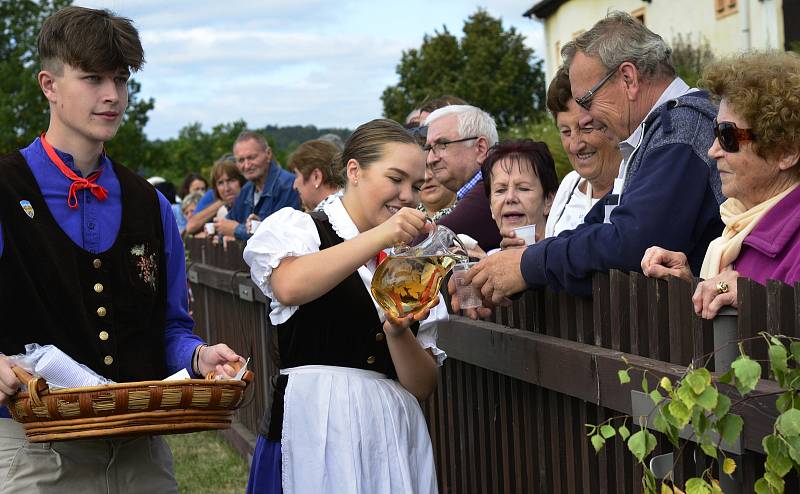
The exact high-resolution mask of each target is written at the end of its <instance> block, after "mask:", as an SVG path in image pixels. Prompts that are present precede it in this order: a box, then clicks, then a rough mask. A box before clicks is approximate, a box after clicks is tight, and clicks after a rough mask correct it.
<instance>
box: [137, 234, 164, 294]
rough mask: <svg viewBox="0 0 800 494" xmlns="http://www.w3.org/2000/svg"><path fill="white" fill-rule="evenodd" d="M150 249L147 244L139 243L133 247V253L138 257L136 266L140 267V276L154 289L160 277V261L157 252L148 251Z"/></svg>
mask: <svg viewBox="0 0 800 494" xmlns="http://www.w3.org/2000/svg"><path fill="white" fill-rule="evenodd" d="M148 250H149V249H147V247H146V246H145V244H138V245H134V246H133V247H131V255H132V256H134V257H135V258H136V267H138V268H139V278H141V279H142V281H144V282H145V284H147V285H148V286H149V287H150V288H151V289H152V290H153V291H155V289H156V281H157V279H158V263H157V258H156V254H155V253H153V252H149V253H148V252H147V251H148Z"/></svg>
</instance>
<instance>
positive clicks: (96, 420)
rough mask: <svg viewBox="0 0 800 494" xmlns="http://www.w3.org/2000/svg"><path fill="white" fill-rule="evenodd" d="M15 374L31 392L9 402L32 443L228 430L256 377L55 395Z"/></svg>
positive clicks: (102, 388) (109, 386)
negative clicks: (235, 411)
mask: <svg viewBox="0 0 800 494" xmlns="http://www.w3.org/2000/svg"><path fill="white" fill-rule="evenodd" d="M14 372H15V373H16V374H17V377H18V378H19V379H20V381H22V382H24V383H27V385H28V391H27V392H19V393H17V394H16V395H14V396H12V397H11V399H10V400H9V404H8V407H9V409H10V410H11V415H12V416H13V417H14V419H16V420H17V421H18V422H21V423H22V425H23V426H24V428H25V435H26V436H27V437H28V441H30V442H32V443H38V442H48V441H65V440H70V439H85V438H95V439H97V438H111V437H117V436H135V435H147V434H181V433H185V432H195V431H204V430H214V429H227V428H229V427H230V425H231V420H232V419H233V412H234V410H235V409H236V408H237V407H238V406H239V405H240V404H241V402H242V398H243V396H244V391H245V389H246V388H247V385H248V384H249V383H250V382H251V381H252V380H253V373H252V372H251V371H247V372H245V374H244V377H243V378H242V380H241V381H231V380H220V381H214V380H211V378H212V376H211V375H209V376H208V379H185V380H181V381H140V382H131V383H118V384H105V385H102V386H91V387H83V388H67V389H58V390H51V389H50V388H49V387H48V386H47V382H45V380H44V379H42V378H41V377H35V378H34V377H31V375H30V374H28V373H27V372H25V371H24V370H23V369H21V368H19V367H14Z"/></svg>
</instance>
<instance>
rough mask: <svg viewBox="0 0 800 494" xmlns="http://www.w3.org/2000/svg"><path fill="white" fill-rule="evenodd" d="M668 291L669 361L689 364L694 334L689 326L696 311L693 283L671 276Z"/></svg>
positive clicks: (668, 281)
mask: <svg viewBox="0 0 800 494" xmlns="http://www.w3.org/2000/svg"><path fill="white" fill-rule="evenodd" d="M667 291H668V293H669V296H668V299H667V303H668V307H667V310H668V314H669V320H668V323H667V324H668V328H669V361H670V362H672V363H673V364H679V365H689V364H690V363H691V362H692V335H691V334H690V333H689V331H688V328H690V327H691V325H692V323H691V320H692V313H693V312H694V310H693V309H692V293H691V285H690V284H689V283H688V282H686V281H685V280H682V279H680V278H675V277H670V278H669V279H668V280H667Z"/></svg>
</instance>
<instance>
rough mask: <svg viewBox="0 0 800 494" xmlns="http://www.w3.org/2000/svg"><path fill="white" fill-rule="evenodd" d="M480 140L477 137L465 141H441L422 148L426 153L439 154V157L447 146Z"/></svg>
mask: <svg viewBox="0 0 800 494" xmlns="http://www.w3.org/2000/svg"><path fill="white" fill-rule="evenodd" d="M478 138H479V137H478V136H475V137H465V138H463V139H455V140H452V141H439V142H434V143H433V144H425V145H424V146H422V149H423V150H424V151H425V152H426V153H429V152H431V151H433V154H437V155H438V154H441V153H442V152H443V151H444V150H445V149H447V145H448V144H455V143H457V142H466V141H474V140H475V139H478Z"/></svg>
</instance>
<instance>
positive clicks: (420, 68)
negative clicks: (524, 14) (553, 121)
mask: <svg viewBox="0 0 800 494" xmlns="http://www.w3.org/2000/svg"><path fill="white" fill-rule="evenodd" d="M463 32H464V36H463V37H462V38H461V39H460V40H459V39H458V38H456V37H455V36H454V35H453V34H451V33H450V32H449V31H448V30H447V27H444V28H443V31H442V32H441V33H439V32H436V33H435V34H434V35H433V36H429V35H426V36H425V37H424V38H423V41H422V46H420V47H419V48H418V49H417V48H413V49H411V50H408V51H404V52H403V55H402V58H401V60H400V63H399V64H398V66H397V74H398V75H399V76H400V81H399V82H398V83H397V85H395V86H390V87H387V88H386V89H385V90H384V92H383V95H382V96H381V99H382V101H383V112H384V115H386V116H387V117H388V118H392V119H395V120H398V121H402V120H403V119H404V118H405V117H406V115H407V114H408V113H409V112H410V111H411V110H412V109H414V108H415V107H416V106H418V105H419V104H420V103H422V102H423V101H424V100H425V99H427V98H431V97H437V96H441V95H442V94H453V95H456V96H459V97H461V98H463V99H465V100H467V101H469V102H470V103H471V104H473V105H475V106H479V107H480V108H482V109H483V110H485V111H487V112H488V113H490V114H491V115H492V116H493V117H494V118H495V120H496V121H497V125H498V127H499V128H500V129H507V128H509V127H511V126H514V125H519V124H523V123H528V122H532V121H535V120H538V119H539V118H540V117H541V116H542V115H543V111H544V102H545V89H546V88H545V78H544V72H543V71H542V61H541V60H539V59H536V58H535V57H534V51H533V49H531V48H528V47H527V46H525V37H524V36H523V35H521V34H519V33H518V32H517V31H516V29H515V28H514V27H511V28H509V29H507V30H506V29H504V28H503V25H502V21H501V20H500V19H495V18H493V17H492V16H491V15H489V14H488V13H487V12H486V11H484V10H482V9H479V10H478V11H477V12H476V13H474V14H472V15H471V16H470V17H469V18H468V19H467V20H466V21H465V22H464V28H463Z"/></svg>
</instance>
